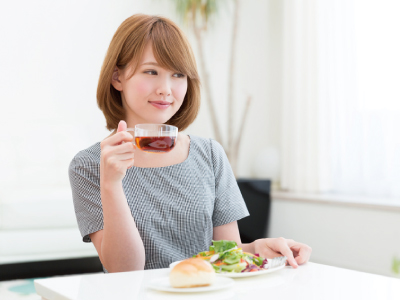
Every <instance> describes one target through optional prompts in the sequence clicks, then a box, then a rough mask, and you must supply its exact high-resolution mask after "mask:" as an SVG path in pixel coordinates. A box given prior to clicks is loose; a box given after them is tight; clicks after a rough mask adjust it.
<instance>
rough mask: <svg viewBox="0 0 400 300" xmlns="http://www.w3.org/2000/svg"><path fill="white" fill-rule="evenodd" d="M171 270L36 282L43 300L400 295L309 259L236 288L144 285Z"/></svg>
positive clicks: (372, 279) (386, 281)
mask: <svg viewBox="0 0 400 300" xmlns="http://www.w3.org/2000/svg"><path fill="white" fill-rule="evenodd" d="M169 271H170V269H157V270H146V271H134V272H123V273H113V274H86V275H74V276H61V277H54V278H48V279H38V280H35V288H36V292H37V293H38V294H39V295H40V296H42V297H43V298H44V299H46V300H78V299H79V300H89V299H90V300H91V299H96V300H105V299H107V300H109V299H119V300H123V299H130V300H132V299H207V300H213V299H216V300H224V299H246V300H250V299H280V300H281V299H283V300H285V299H288V300H289V299H290V300H292V299H318V300H319V299H340V300H343V299H363V300H365V299H382V300H383V299H385V300H386V299H397V300H398V299H400V279H396V278H391V277H385V276H380V275H374V274H369V273H362V272H357V271H352V270H347V269H341V268H336V267H331V266H326V265H321V264H316V263H312V262H308V263H307V264H305V265H302V266H300V267H299V268H297V269H293V268H291V267H285V268H284V269H282V270H279V271H276V272H273V273H269V274H264V275H259V276H253V277H246V278H234V279H233V280H234V286H233V287H231V288H226V289H221V290H219V291H212V292H202V293H172V292H159V291H155V290H152V289H149V288H147V287H146V285H147V284H148V283H149V282H151V281H152V280H156V279H158V278H163V277H164V278H165V277H168V275H169Z"/></svg>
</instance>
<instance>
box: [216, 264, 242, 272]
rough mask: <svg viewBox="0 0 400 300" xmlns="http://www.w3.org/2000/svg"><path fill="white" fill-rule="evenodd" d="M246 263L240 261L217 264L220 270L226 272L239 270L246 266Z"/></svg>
mask: <svg viewBox="0 0 400 300" xmlns="http://www.w3.org/2000/svg"><path fill="white" fill-rule="evenodd" d="M246 266H247V264H246V263H240V264H235V265H229V266H227V265H221V266H219V267H220V268H221V271H226V272H237V273H239V272H241V271H242V270H244V269H245V268H246Z"/></svg>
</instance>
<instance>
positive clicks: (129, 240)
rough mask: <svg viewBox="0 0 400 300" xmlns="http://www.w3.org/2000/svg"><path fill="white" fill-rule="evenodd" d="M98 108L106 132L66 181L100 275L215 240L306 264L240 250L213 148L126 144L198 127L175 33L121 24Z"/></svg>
mask: <svg viewBox="0 0 400 300" xmlns="http://www.w3.org/2000/svg"><path fill="white" fill-rule="evenodd" d="M97 102H98V106H99V108H100V109H101V110H102V112H103V113H104V116H105V119H106V124H107V126H106V127H107V129H109V130H110V131H111V130H113V133H112V134H111V135H110V136H108V137H107V138H105V139H104V140H103V141H101V142H98V143H96V144H94V145H92V146H91V147H89V148H87V149H85V150H82V151H80V152H79V153H78V154H77V155H76V156H75V157H74V158H73V160H72V162H71V164H70V167H69V176H70V182H71V188H72V192H73V200H74V206H75V213H76V217H77V221H78V225H79V229H80V232H81V234H82V237H83V241H84V242H93V244H94V246H95V247H96V250H97V252H98V254H99V257H100V260H101V263H102V264H103V267H104V269H105V272H122V271H132V270H142V269H154V268H166V267H168V265H169V264H170V263H171V262H173V261H178V260H182V259H185V258H188V257H191V256H192V255H194V254H197V253H198V252H201V251H205V250H207V249H208V248H209V246H210V245H211V243H212V240H222V239H223V240H234V241H236V242H237V244H238V246H239V247H241V248H243V250H244V251H247V252H251V253H259V254H260V255H261V256H263V257H268V258H271V257H276V256H281V255H285V256H287V257H288V262H289V264H290V265H291V266H293V267H294V268H296V267H297V266H298V264H303V263H305V262H307V261H308V259H309V257H310V254H311V248H310V247H309V246H307V245H305V244H301V243H297V242H295V241H293V240H289V239H284V238H267V239H260V240H256V241H254V242H253V243H251V244H242V243H241V241H240V236H239V231H238V226H237V220H239V219H241V218H244V217H246V216H248V215H249V213H248V211H247V208H246V205H245V203H244V200H243V198H242V196H241V194H240V191H239V188H238V186H237V183H236V180H235V177H234V176H233V173H232V170H231V167H230V165H229V162H228V159H227V157H226V155H225V152H224V150H223V148H222V147H221V145H220V144H218V143H217V142H216V141H214V140H212V139H205V138H200V137H197V136H193V135H190V136H188V135H185V134H183V133H181V132H179V134H178V138H177V142H176V146H175V147H174V148H173V150H171V151H170V152H168V153H165V154H152V153H146V152H143V151H140V150H138V149H136V148H135V147H134V145H133V143H131V142H132V141H133V136H132V135H131V134H130V133H129V132H127V131H126V129H127V127H134V126H135V125H136V124H142V123H153V124H164V123H165V124H170V125H174V126H177V127H178V129H179V131H182V130H184V129H185V128H187V127H188V126H189V125H190V124H191V123H192V122H193V121H194V119H195V118H196V115H197V112H198V109H199V105H200V80H199V76H198V73H197V69H196V62H195V59H194V56H193V53H192V50H191V47H190V45H189V43H188V42H187V40H186V38H185V36H184V34H183V33H182V31H181V30H180V29H179V28H178V27H177V25H176V24H174V23H173V22H171V21H170V20H168V19H166V18H162V17H157V16H147V15H134V16H132V17H130V18H128V19H126V20H125V21H124V22H123V23H122V24H121V25H120V27H119V28H118V30H117V32H116V33H115V35H114V37H113V39H112V41H111V43H110V46H109V49H108V52H107V55H106V57H105V60H104V63H103V67H102V69H101V73H100V79H99V84H98V89H97Z"/></svg>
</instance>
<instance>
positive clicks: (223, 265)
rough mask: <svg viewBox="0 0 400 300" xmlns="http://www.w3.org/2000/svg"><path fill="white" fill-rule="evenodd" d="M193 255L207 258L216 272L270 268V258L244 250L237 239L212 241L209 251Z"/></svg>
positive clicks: (237, 271)
mask: <svg viewBox="0 0 400 300" xmlns="http://www.w3.org/2000/svg"><path fill="white" fill-rule="evenodd" d="M193 257H197V258H201V259H204V260H207V261H208V262H210V263H211V265H212V266H213V268H214V270H215V272H216V273H224V272H234V273H245V272H258V271H262V270H267V269H268V260H267V259H266V258H262V257H260V255H258V254H252V253H248V252H243V251H242V249H241V248H238V247H237V244H236V242H235V241H226V240H220V241H212V245H211V246H210V249H209V251H204V252H200V253H198V254H196V255H193Z"/></svg>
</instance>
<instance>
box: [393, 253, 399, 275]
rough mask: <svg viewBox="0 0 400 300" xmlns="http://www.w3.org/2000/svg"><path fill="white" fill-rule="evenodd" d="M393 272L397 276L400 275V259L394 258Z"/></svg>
mask: <svg viewBox="0 0 400 300" xmlns="http://www.w3.org/2000/svg"><path fill="white" fill-rule="evenodd" d="M392 271H393V273H395V274H396V275H400V258H399V259H398V258H397V257H393V263H392Z"/></svg>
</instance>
